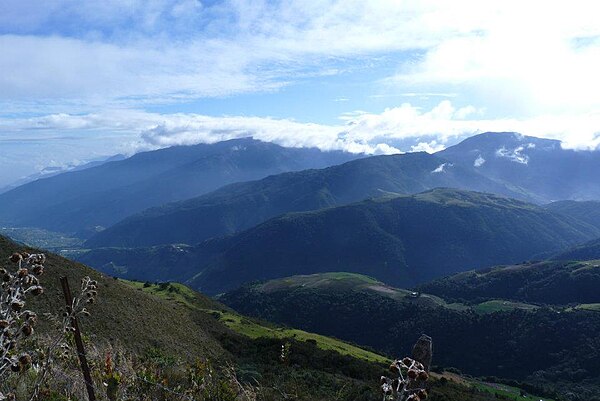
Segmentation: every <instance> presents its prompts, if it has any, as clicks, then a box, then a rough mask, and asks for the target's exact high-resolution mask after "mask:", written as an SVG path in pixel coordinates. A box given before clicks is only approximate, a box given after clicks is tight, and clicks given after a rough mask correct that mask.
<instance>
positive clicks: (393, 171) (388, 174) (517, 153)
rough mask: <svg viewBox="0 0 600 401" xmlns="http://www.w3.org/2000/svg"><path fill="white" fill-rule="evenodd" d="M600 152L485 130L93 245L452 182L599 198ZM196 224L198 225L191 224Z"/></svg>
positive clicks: (116, 230) (253, 187) (157, 240)
mask: <svg viewBox="0 0 600 401" xmlns="http://www.w3.org/2000/svg"><path fill="white" fill-rule="evenodd" d="M597 167H600V153H599V152H590V151H574V150H565V149H562V147H561V143H560V142H559V141H554V140H547V139H540V138H534V137H529V136H523V135H519V134H514V133H485V134H480V135H476V136H474V137H471V138H468V139H466V140H464V141H463V142H461V143H459V144H457V145H454V146H451V147H449V148H447V149H445V150H443V151H441V152H438V153H436V154H434V155H430V154H426V153H409V154H403V155H393V156H375V157H368V158H364V159H360V160H355V161H350V162H348V163H345V164H342V165H339V166H333V167H329V168H325V169H321V170H309V171H301V172H297V173H288V174H281V175H276V176H271V177H267V178H265V179H262V180H259V181H255V182H247V183H238V184H233V185H230V186H226V187H223V188H221V189H219V190H217V191H214V192H212V193H209V194H206V195H204V196H200V197H197V198H193V199H188V200H185V201H182V202H177V203H171V204H165V205H161V206H160V207H157V208H152V209H148V210H145V211H143V212H141V213H139V214H136V215H133V216H130V217H129V218H126V219H125V220H123V221H121V222H119V223H117V224H115V225H114V226H112V227H110V228H109V229H107V230H106V231H104V232H100V233H98V234H96V235H94V236H93V237H92V238H91V239H89V240H88V242H87V244H86V246H87V247H105V246H121V247H123V246H124V247H138V246H149V245H158V244H166V243H187V244H195V243H198V242H200V241H203V240H205V239H208V238H212V237H216V236H220V235H227V234H231V233H233V232H236V231H240V230H244V229H246V228H250V227H252V226H254V225H256V224H259V223H261V222H263V221H266V220H267V219H269V218H271V217H275V216H278V215H281V214H283V213H287V212H296V211H308V210H318V209H321V208H325V207H332V206H339V205H344V204H348V203H351V202H356V201H360V200H363V199H366V198H371V197H377V196H381V195H385V194H386V193H394V194H405V195H406V194H415V193H418V192H422V191H425V190H428V189H432V188H438V187H450V188H458V189H466V190H474V191H483V192H490V193H495V194H500V195H504V196H508V197H511V198H515V199H521V200H526V201H530V202H533V203H538V204H543V203H547V202H550V201H553V200H581V199H592V198H594V197H597V196H600V190H597V188H600V180H598V178H597V176H596V175H595V174H593V173H590V172H591V171H595V170H594V169H595V168H597ZM190 222H191V223H190Z"/></svg>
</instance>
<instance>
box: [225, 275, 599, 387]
mask: <svg viewBox="0 0 600 401" xmlns="http://www.w3.org/2000/svg"><path fill="white" fill-rule="evenodd" d="M373 286H381V287H383V288H386V290H385V291H381V290H376V291H374V290H373ZM399 294H406V295H405V296H402V295H399ZM409 294H410V292H406V291H403V290H397V289H393V288H390V287H387V286H385V285H383V284H382V283H378V282H376V281H373V280H372V279H371V278H367V277H361V276H355V275H348V274H346V273H343V274H317V275H310V276H295V277H287V278H282V279H277V280H272V281H268V282H265V283H255V284H248V285H246V286H244V287H242V288H240V289H238V290H235V291H232V292H229V293H227V294H224V295H223V296H221V297H220V300H221V301H223V302H224V303H226V304H227V305H229V306H231V307H232V308H234V309H236V310H237V311H239V312H241V313H244V314H247V315H251V316H256V317H258V318H262V319H268V320H271V321H274V322H278V323H283V324H287V325H291V326H294V327H298V328H301V329H303V330H308V331H313V332H317V333H320V334H323V335H327V336H335V337H338V338H341V339H345V340H348V341H352V342H355V343H357V344H362V345H367V346H370V347H372V348H374V349H376V350H379V351H381V352H384V353H386V354H390V355H398V354H405V353H406V352H407V351H408V350H409V349H410V347H411V345H412V343H413V342H414V341H415V338H414V336H415V334H414V333H427V334H428V335H430V336H432V338H435V339H436V343H435V363H436V364H438V365H440V366H445V367H448V366H454V367H456V368H458V369H460V370H461V371H462V372H464V373H468V374H471V375H476V376H486V377H491V376H497V377H501V378H504V379H505V380H504V383H505V384H510V383H512V384H513V385H515V384H517V383H519V384H518V386H520V387H523V388H528V389H529V391H531V392H533V393H536V392H538V393H547V392H550V393H557V394H559V395H560V394H562V396H564V397H567V398H565V399H569V398H568V395H567V393H568V392H569V391H578V392H579V393H580V394H584V395H585V396H587V397H590V398H589V399H594V398H593V396H594V395H595V394H598V392H599V391H600V367H599V366H598V364H597V363H596V361H597V360H598V358H599V357H600V355H599V354H598V351H597V350H598V349H600V348H599V347H598V346H599V345H600V339H598V337H597V333H598V330H600V313H598V312H597V311H596V310H597V309H596V308H595V307H594V305H588V304H585V305H579V306H578V307H575V308H573V307H570V306H554V305H552V306H539V305H535V304H529V303H523V302H516V301H511V300H506V299H504V300H503V299H493V300H492V299H490V300H484V301H481V302H477V301H474V302H472V303H469V304H459V303H456V302H451V300H446V301H443V300H440V301H439V302H438V304H437V305H434V304H433V303H430V302H428V303H420V302H418V299H419V298H421V297H423V298H425V299H427V298H428V297H430V296H429V295H427V294H425V293H422V294H420V295H419V297H418V298H416V299H415V298H413V297H412V296H411V295H409ZM434 299H435V297H434ZM438 299H439V298H438ZM540 332H543V333H544V335H543V336H542V337H540ZM582 344H585V346H583V347H582ZM574 367H577V370H576V371H577V374H575V373H573V372H574V371H573V368H574ZM506 379H511V380H512V382H510V383H509V382H508V381H506Z"/></svg>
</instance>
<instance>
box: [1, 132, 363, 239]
mask: <svg viewBox="0 0 600 401" xmlns="http://www.w3.org/2000/svg"><path fill="white" fill-rule="evenodd" d="M357 157H360V155H354V154H349V153H344V152H322V151H320V150H317V149H301V148H284V147H281V146H279V145H275V144H272V143H266V142H261V141H257V140H254V139H251V138H245V139H235V140H231V141H224V142H219V143H216V144H200V145H194V146H177V147H171V148H166V149H160V150H156V151H151V152H143V153H138V154H136V155H134V156H132V157H130V158H127V159H125V160H121V161H113V162H110V163H105V164H102V165H100V166H97V167H92V168H88V169H85V170H82V171H74V172H67V173H63V174H59V175H56V176H53V177H50V178H46V179H40V180H37V181H35V182H31V183H28V184H25V185H22V186H20V187H18V188H15V189H13V190H10V191H8V192H6V193H3V194H0V223H3V224H6V225H12V226H20V227H25V226H30V227H40V228H45V229H48V230H52V231H59V232H66V233H73V232H78V231H81V230H85V229H89V228H91V227H94V226H104V227H106V226H109V225H111V224H114V223H116V222H117V221H119V220H121V219H123V218H125V217H127V216H129V215H131V214H133V213H136V212H139V211H141V210H143V209H146V208H148V207H151V206H157V205H160V204H163V203H166V202H171V201H176V200H181V199H187V198H190V197H193V196H198V195H200V194H203V193H206V192H209V191H212V190H214V189H216V188H218V187H220V186H222V185H225V184H228V183H232V182H238V181H247V180H253V179H257V178H262V177H265V176H267V175H271V174H276V173H281V172H285V171H292V170H303V169H307V168H315V167H326V166H329V165H333V164H338V163H341V162H344V161H347V160H351V159H354V158H357Z"/></svg>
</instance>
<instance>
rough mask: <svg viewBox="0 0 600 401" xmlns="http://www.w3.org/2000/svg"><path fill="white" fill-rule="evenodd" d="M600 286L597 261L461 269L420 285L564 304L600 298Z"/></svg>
mask: <svg viewBox="0 0 600 401" xmlns="http://www.w3.org/2000/svg"><path fill="white" fill-rule="evenodd" d="M599 286H600V267H598V264H596V263H589V262H568V261H543V262H529V263H523V264H518V265H508V266H498V267H493V268H490V269H485V270H474V271H468V272H464V273H459V274H456V275H453V276H449V277H445V278H442V279H438V280H435V281H432V282H430V283H427V284H424V285H422V286H420V287H419V289H420V290H422V291H425V292H428V293H431V294H434V295H437V296H440V297H443V298H445V299H452V300H459V299H460V300H464V301H468V302H473V301H482V300H490V299H495V298H502V299H510V300H515V301H522V302H535V303H543V304H560V305H564V304H573V303H575V304H579V303H598V302H600V292H598V287H599Z"/></svg>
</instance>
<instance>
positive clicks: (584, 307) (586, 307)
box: [574, 304, 600, 312]
mask: <svg viewBox="0 0 600 401" xmlns="http://www.w3.org/2000/svg"><path fill="white" fill-rule="evenodd" d="M574 309H579V310H587V311H592V312H600V304H580V305H577V306H576V307H575V308H574Z"/></svg>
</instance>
